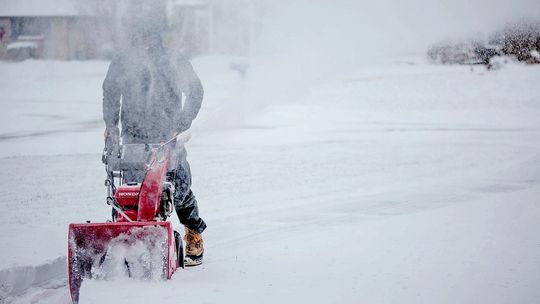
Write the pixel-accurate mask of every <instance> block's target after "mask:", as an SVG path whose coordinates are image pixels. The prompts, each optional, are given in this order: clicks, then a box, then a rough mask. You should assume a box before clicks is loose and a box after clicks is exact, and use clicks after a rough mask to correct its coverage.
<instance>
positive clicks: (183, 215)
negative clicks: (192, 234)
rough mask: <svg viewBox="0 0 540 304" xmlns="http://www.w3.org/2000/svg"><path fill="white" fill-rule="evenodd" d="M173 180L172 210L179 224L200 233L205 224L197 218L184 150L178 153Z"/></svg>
mask: <svg viewBox="0 0 540 304" xmlns="http://www.w3.org/2000/svg"><path fill="white" fill-rule="evenodd" d="M179 158H180V159H179V161H178V166H177V167H176V176H175V180H174V188H175V192H174V208H175V209H176V214H178V219H180V223H182V225H184V226H186V228H188V229H190V230H194V231H197V232H199V233H202V232H203V231H204V229H206V223H205V222H204V221H203V219H201V218H200V217H199V207H198V205H197V199H195V195H193V191H191V169H190V167H189V163H188V162H187V160H186V150H185V149H183V150H182V153H180V156H179Z"/></svg>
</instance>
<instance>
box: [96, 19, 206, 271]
mask: <svg viewBox="0 0 540 304" xmlns="http://www.w3.org/2000/svg"><path fill="white" fill-rule="evenodd" d="M131 30H132V31H131V32H130V33H131V34H130V46H129V47H127V48H126V49H125V50H123V51H122V52H120V53H118V54H117V55H116V56H115V57H114V58H113V60H112V62H111V64H110V66H109V70H108V72H107V76H106V77H105V81H104V82H103V120H104V121H105V125H106V130H105V136H106V138H108V139H109V140H112V141H113V142H118V141H119V138H120V136H121V137H122V142H123V143H159V142H165V141H167V140H169V139H171V138H172V137H175V136H176V135H177V134H179V133H181V132H184V131H186V130H188V129H189V128H190V126H191V123H192V121H193V120H194V119H195V117H196V116H197V113H198V112H199V109H200V107H201V102H202V98H203V87H202V84H201V81H200V80H199V78H198V77H197V75H196V74H195V72H194V71H193V67H192V66H191V64H190V63H189V62H188V61H187V60H185V59H183V58H181V57H178V56H174V55H171V54H170V53H169V52H168V51H167V50H165V48H164V47H163V45H162V41H161V35H160V32H159V31H158V30H156V28H153V27H151V26H141V27H132V28H131ZM182 94H184V95H185V100H184V103H183V105H182V99H183V98H182ZM119 122H121V126H122V132H121V133H120V130H119ZM179 158H180V159H179V161H178V164H179V165H178V167H177V171H176V178H175V195H174V206H175V209H176V213H177V214H178V218H179V219H180V222H181V223H182V224H183V225H184V226H185V227H186V234H185V239H186V243H187V244H186V261H185V264H186V265H187V266H194V265H199V264H201V263H202V258H203V252H204V249H203V239H202V236H201V233H202V232H203V231H204V229H205V228H206V223H205V222H204V221H203V220H202V219H201V218H200V217H199V212H198V206H197V200H196V199H195V196H194V195H193V192H192V191H191V189H190V188H191V171H190V167H189V164H188V162H187V160H186V153H185V150H183V151H182V153H180V157H179Z"/></svg>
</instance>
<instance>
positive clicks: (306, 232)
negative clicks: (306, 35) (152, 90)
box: [0, 57, 540, 304]
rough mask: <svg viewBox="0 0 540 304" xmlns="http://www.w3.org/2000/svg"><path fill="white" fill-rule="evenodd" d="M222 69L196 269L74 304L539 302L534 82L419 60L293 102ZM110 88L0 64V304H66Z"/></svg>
mask: <svg viewBox="0 0 540 304" xmlns="http://www.w3.org/2000/svg"><path fill="white" fill-rule="evenodd" d="M229 61H230V59H229V58H223V57H206V58H199V59H197V60H195V61H194V66H195V69H196V71H197V72H198V73H199V74H200V77H201V78H202V80H203V83H204V85H205V91H206V96H205V101H204V105H203V108H202V110H201V113H200V116H199V117H198V119H197V120H196V122H195V124H194V127H193V132H192V140H191V141H190V142H189V143H188V144H187V148H188V153H189V157H188V159H189V161H190V163H191V167H192V171H193V178H194V182H193V191H194V193H195V194H196V196H197V199H198V201H199V205H200V211H201V215H202V217H203V218H204V219H205V220H206V221H207V223H208V229H207V231H205V233H204V238H205V262H204V264H203V265H202V266H199V267H195V268H189V269H185V270H179V271H178V272H177V273H176V274H175V275H174V277H173V279H172V280H170V281H158V282H155V281H150V282H147V281H137V280H129V279H127V280H126V279H118V280H109V281H92V280H89V281H85V282H84V283H83V287H82V289H81V303H111V302H113V301H114V302H115V303H148V302H156V303H178V302H185V303H253V302H257V303H276V302H277V303H295V302H296V303H337V302H342V303H359V302H363V303H531V304H532V303H538V302H540V289H539V288H538V286H540V236H539V234H538V231H539V229H540V204H539V201H538V198H539V197H540V141H539V140H538V138H540V119H539V117H540V86H539V85H538V83H539V82H538V80H539V75H540V66H525V65H517V64H509V65H505V66H503V67H502V68H501V69H499V70H496V71H490V72H487V71H485V69H483V68H482V67H475V68H470V67H463V66H434V65H429V64H427V63H425V62H424V61H423V60H421V59H419V58H416V57H414V58H407V59H406V60H404V61H400V62H394V63H387V64H380V65H378V66H373V67H370V68H362V69H360V68H359V69H358V70H357V71H356V72H353V73H347V74H341V75H337V76H335V75H334V76H333V77H331V78H330V77H327V78H317V79H315V80H310V82H309V83H307V84H303V85H302V87H301V88H298V89H296V88H295V86H294V83H293V84H291V85H289V86H288V85H287V82H286V81H283V79H270V78H269V79H267V80H268V82H267V83H264V84H261V83H258V84H255V85H254V84H253V82H250V81H249V75H248V79H247V80H246V81H242V79H240V77H239V76H238V75H237V74H235V72H234V71H232V70H230V69H229V68H228V66H229ZM106 69H107V63H106V62H54V61H25V62H21V63H5V62H3V63H0V92H2V97H1V98H0V103H1V104H0V107H1V108H2V109H3V111H2V112H0V130H1V131H0V156H1V158H0V165H1V167H2V168H3V169H4V171H3V174H2V175H0V185H1V186H0V206H1V207H2V212H1V213H0V240H1V244H2V251H0V303H69V295H68V291H67V288H66V286H65V277H64V276H62V275H61V273H62V271H59V269H60V270H61V267H62V266H65V264H63V263H59V262H58V261H59V260H58V259H60V260H61V259H62V258H63V257H65V256H66V251H67V226H68V224H69V223H77V222H84V221H85V220H91V221H104V220H106V219H107V218H108V216H109V214H110V210H109V208H108V207H107V205H106V204H105V200H104V196H105V187H104V186H103V180H104V178H105V174H104V168H103V166H102V164H101V162H100V152H101V149H102V145H103V143H102V141H103V135H102V134H103V127H104V126H103V123H102V121H101V88H100V87H101V82H102V81H103V77H104V74H105V72H106ZM256 69H257V66H254V67H253V70H254V71H256ZM276 78H277V77H276ZM290 92H293V93H290ZM174 221H175V224H177V225H178V223H177V219H176V218H175V219H174ZM40 267H41V268H40ZM40 269H54V270H56V271H59V273H60V275H58V274H56V275H51V277H48V278H46V279H40V277H39V275H38V274H39V273H40V271H38V270H40ZM66 270H67V267H66ZM41 272H48V273H54V271H49V270H48V271H41ZM13 273H18V274H21V273H22V274H28V275H26V276H22V279H20V280H18V281H17V280H14V279H13V278H14V277H13ZM1 280H3V281H1Z"/></svg>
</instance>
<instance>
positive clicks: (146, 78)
mask: <svg viewBox="0 0 540 304" xmlns="http://www.w3.org/2000/svg"><path fill="white" fill-rule="evenodd" d="M183 96H185V98H183ZM183 99H184V101H183ZM202 99H203V87H202V84H201V81H200V80H199V77H197V75H196V74H195V72H194V71H193V67H192V66H191V64H190V63H189V62H188V61H187V60H185V59H183V58H181V57H177V56H173V55H171V54H169V53H168V52H167V51H166V50H165V49H164V48H163V47H156V48H151V49H147V50H145V49H137V48H134V49H131V50H129V51H126V52H123V53H120V54H118V55H117V56H115V58H114V59H113V60H112V62H111V64H110V66H109V71H108V72H107V76H106V77H105V81H104V82H103V120H104V121H105V125H106V127H107V128H108V129H109V128H114V127H116V126H118V123H119V121H120V122H121V125H122V137H123V138H124V139H125V140H126V139H129V141H132V142H147V143H149V142H160V141H164V140H167V139H169V138H170V137H171V136H172V135H173V134H174V133H175V132H179V131H185V130H187V129H188V128H189V127H190V126H191V122H192V121H193V120H194V119H195V117H196V116H197V113H198V112H199V109H200V108H201V103H202Z"/></svg>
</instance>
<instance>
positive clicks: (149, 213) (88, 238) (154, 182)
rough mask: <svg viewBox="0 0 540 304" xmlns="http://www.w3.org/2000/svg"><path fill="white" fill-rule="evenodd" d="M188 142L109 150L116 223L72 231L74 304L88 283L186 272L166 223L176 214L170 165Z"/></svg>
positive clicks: (72, 227)
mask: <svg viewBox="0 0 540 304" xmlns="http://www.w3.org/2000/svg"><path fill="white" fill-rule="evenodd" d="M186 140H187V136H183V137H182V136H180V138H178V141H177V140H176V138H174V139H172V140H170V141H168V142H167V143H165V144H124V145H122V146H116V147H115V148H112V149H107V148H106V149H105V150H104V153H103V162H104V163H105V168H106V171H107V179H106V181H105V186H107V191H108V195H107V204H109V205H110V206H111V207H112V220H111V221H107V222H105V223H90V222H87V223H84V224H70V225H69V235H68V272H69V278H68V279H69V288H70V292H71V298H72V300H73V303H78V301H79V289H80V287H81V283H82V281H83V279H84V278H94V279H108V278H110V277H115V276H119V275H122V276H124V275H125V276H129V277H137V278H141V279H170V278H171V276H172V275H173V273H174V272H175V270H176V269H177V268H178V267H183V266H184V265H183V262H184V259H183V246H182V239H181V237H180V234H179V233H178V232H177V231H174V230H173V228H172V225H171V222H169V221H167V218H168V217H169V216H170V215H171V213H172V212H173V210H174V207H173V197H174V185H173V183H174V177H175V170H174V168H176V166H175V164H172V161H171V160H172V159H177V157H173V154H174V153H175V152H176V151H181V150H183V149H178V148H179V147H178V146H179V145H183V143H184V142H185V141H186ZM106 146H107V145H106ZM180 148H181V147H180ZM171 168H173V169H171ZM116 183H118V185H119V186H118V187H117V186H116Z"/></svg>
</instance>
